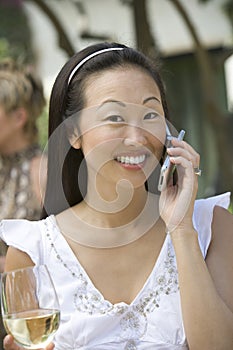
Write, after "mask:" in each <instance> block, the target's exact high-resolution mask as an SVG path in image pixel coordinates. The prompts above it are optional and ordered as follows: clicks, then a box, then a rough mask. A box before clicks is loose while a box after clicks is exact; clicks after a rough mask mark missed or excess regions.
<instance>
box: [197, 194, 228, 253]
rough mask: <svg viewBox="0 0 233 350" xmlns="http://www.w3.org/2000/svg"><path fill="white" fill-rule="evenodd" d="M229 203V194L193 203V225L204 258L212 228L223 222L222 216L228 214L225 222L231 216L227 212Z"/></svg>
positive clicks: (210, 239) (211, 235)
mask: <svg viewBox="0 0 233 350" xmlns="http://www.w3.org/2000/svg"><path fill="white" fill-rule="evenodd" d="M229 203H230V192H226V193H223V194H220V195H217V196H213V197H209V198H205V199H198V200H196V201H195V207H194V213H193V223H194V227H195V229H196V230H197V232H198V239H199V244H200V248H201V250H202V254H203V256H204V257H206V254H207V251H208V249H209V245H210V242H211V241H212V239H213V228H214V227H216V225H217V222H218V223H219V222H221V221H222V220H223V219H221V217H222V216H223V215H224V214H225V215H227V214H228V215H227V216H228V219H227V220H229V216H231V214H230V213H229V212H228V210H227V208H228V207H229ZM215 230H216V229H215Z"/></svg>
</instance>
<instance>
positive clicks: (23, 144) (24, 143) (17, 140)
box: [0, 135, 30, 156]
mask: <svg viewBox="0 0 233 350" xmlns="http://www.w3.org/2000/svg"><path fill="white" fill-rule="evenodd" d="M29 145H30V142H29V140H28V139H27V138H26V137H25V136H23V137H22V136H19V135H15V137H14V140H11V141H10V142H9V143H7V144H3V145H0V154H1V155H3V156H10V155H13V154H14V153H17V152H20V151H22V150H24V149H25V148H27V147H28V146H29Z"/></svg>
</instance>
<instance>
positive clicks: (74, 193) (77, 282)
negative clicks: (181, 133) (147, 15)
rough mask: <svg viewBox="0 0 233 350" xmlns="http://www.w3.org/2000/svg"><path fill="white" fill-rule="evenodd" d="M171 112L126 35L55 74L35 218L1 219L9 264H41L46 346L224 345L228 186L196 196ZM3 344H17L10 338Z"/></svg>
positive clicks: (152, 70) (228, 337)
mask: <svg viewBox="0 0 233 350" xmlns="http://www.w3.org/2000/svg"><path fill="white" fill-rule="evenodd" d="M167 118H168V112H167V104H166V98H165V93H164V88H163V84H162V81H161V79H160V75H159V73H158V69H157V67H156V66H155V65H154V64H152V62H150V60H149V59H148V58H146V57H144V55H142V54H141V53H139V52H137V51H135V50H133V49H131V48H128V47H126V46H124V45H120V44H114V43H113V44H110V43H102V44H98V45H93V46H90V47H88V48H86V49H84V50H82V51H81V52H79V53H78V54H76V55H74V56H73V57H72V58H71V59H70V60H69V61H68V63H67V64H66V65H65V66H64V67H63V68H62V70H61V72H60V73H59V75H58V77H57V79H56V82H55V84H54V87H53V91H52V95H51V101H50V126H49V134H50V143H49V154H48V181H47V190H46V194H45V201H44V213H43V217H44V220H41V221H39V222H33V223H30V222H20V221H16V222H15V221H3V222H2V225H1V235H2V237H3V239H5V240H6V241H7V240H9V241H10V242H11V245H12V247H11V248H10V249H9V251H8V255H7V262H6V270H12V269H15V268H19V267H23V266H28V265H34V264H36V265H37V264H44V263H45V264H47V266H48V268H49V270H50V273H51V275H52V278H53V280H54V283H55V286H56V289H57V293H58V297H59V300H60V305H61V321H62V322H61V326H60V328H59V330H58V332H57V335H56V338H55V348H56V349H101V350H104V349H160V350H161V349H188V348H189V349H192V350H193V349H205V350H206V349H218V350H219V349H224V350H227V349H229V350H230V349H232V347H233V297H232V292H230V291H231V290H232V284H233V279H232V268H231V267H232V266H233V265H232V263H233V257H232V253H231V245H232V243H233V238H232V229H231V227H232V224H233V218H232V216H231V215H230V213H229V212H228V211H227V210H226V209H224V207H225V208H226V207H227V206H228V204H229V194H224V195H220V196H217V197H213V198H210V199H206V200H199V201H195V197H196V192H197V187H198V184H197V182H198V176H197V174H200V171H199V162H200V157H199V155H198V154H197V153H196V151H195V150H194V149H193V148H192V147H191V146H190V145H189V144H188V143H187V142H185V141H182V140H178V139H177V138H176V137H171V134H174V130H173V129H174V128H172V127H171V125H170V124H169V122H168V121H167V120H166V119H167ZM169 142H170V145H169V147H168V148H167V152H168V154H169V156H170V160H171V163H172V164H173V165H176V171H175V173H174V174H173V176H172V177H171V178H170V179H169V181H168V183H167V186H166V187H165V189H163V191H162V192H161V194H160V193H158V191H157V186H158V179H159V172H160V168H161V165H160V164H161V163H162V162H163V160H164V156H165V155H164V149H165V148H164V145H165V143H166V145H167V143H168V144H169ZM171 146H172V147H171ZM223 226H224V230H223ZM14 227H15V229H14ZM16 227H17V229H16ZM31 230H33V232H34V237H35V235H36V238H34V240H33V242H32V241H31V242H30V241H29V239H30V234H29V232H30V231H31ZM223 231H224V236H223ZM17 233H20V234H21V233H23V235H24V239H25V242H26V243H25V245H24V247H23V248H22V246H21V248H20V246H19V244H18V239H17ZM210 242H211V243H210ZM32 247H34V248H32ZM7 342H8V344H7ZM50 347H51V348H52V347H53V345H52V344H51V345H50ZM5 349H18V347H17V346H16V345H15V344H14V343H13V342H12V338H11V337H9V336H8V338H6V340H5Z"/></svg>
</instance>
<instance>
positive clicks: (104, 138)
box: [81, 130, 122, 168]
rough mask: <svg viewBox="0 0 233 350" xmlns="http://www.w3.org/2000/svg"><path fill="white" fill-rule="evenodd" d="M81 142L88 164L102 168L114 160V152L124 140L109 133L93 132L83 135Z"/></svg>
mask: <svg viewBox="0 0 233 350" xmlns="http://www.w3.org/2000/svg"><path fill="white" fill-rule="evenodd" d="M81 142H82V146H81V148H82V151H83V154H84V156H85V159H86V162H87V164H91V166H92V167H95V168H100V167H102V166H103V165H105V164H106V163H107V162H108V161H110V160H112V159H113V154H114V150H115V148H116V147H117V146H118V145H119V143H121V142H122V140H121V139H119V138H116V137H113V135H112V134H111V135H110V133H109V132H105V131H101V130H93V131H90V132H88V133H86V134H85V135H83V137H82V141H81Z"/></svg>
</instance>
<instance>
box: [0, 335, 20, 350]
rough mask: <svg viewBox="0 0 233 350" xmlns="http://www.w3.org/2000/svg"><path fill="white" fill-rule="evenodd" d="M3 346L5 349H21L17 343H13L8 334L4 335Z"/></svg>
mask: <svg viewBox="0 0 233 350" xmlns="http://www.w3.org/2000/svg"><path fill="white" fill-rule="evenodd" d="M3 347H4V349H5V350H20V349H22V348H20V347H19V346H18V345H17V344H15V342H14V338H13V337H12V335H10V334H8V335H7V336H5V338H4V340H3Z"/></svg>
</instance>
